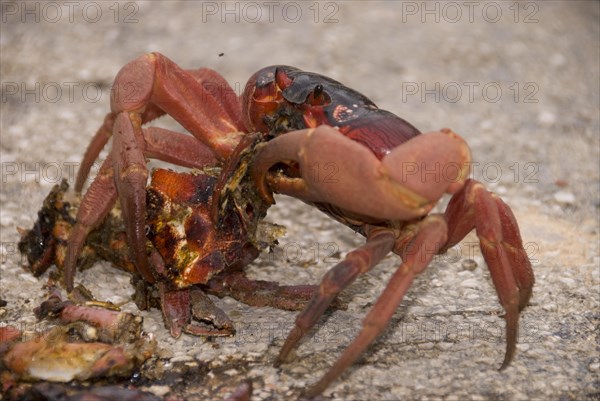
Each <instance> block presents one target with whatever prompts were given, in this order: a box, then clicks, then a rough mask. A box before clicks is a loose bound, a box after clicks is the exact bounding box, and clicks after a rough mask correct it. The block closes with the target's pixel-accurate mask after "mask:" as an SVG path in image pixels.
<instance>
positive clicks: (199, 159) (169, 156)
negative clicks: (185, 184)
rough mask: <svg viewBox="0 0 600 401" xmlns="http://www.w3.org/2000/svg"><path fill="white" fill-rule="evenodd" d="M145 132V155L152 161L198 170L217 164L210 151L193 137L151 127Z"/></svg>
mask: <svg viewBox="0 0 600 401" xmlns="http://www.w3.org/2000/svg"><path fill="white" fill-rule="evenodd" d="M143 132H144V141H145V150H144V154H145V155H146V156H147V157H148V158H150V159H158V160H162V161H164V162H167V163H173V164H177V165H179V166H183V167H191V168H198V169H201V168H203V167H205V166H210V165H215V164H216V163H217V159H216V158H215V155H214V154H213V153H212V152H211V151H210V149H209V148H207V147H206V146H204V145H203V144H201V143H199V142H198V140H197V139H196V138H194V137H193V136H191V135H187V134H182V133H180V132H173V131H169V130H166V129H164V128H158V127H149V128H146V129H144V130H143Z"/></svg>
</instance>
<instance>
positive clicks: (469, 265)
mask: <svg viewBox="0 0 600 401" xmlns="http://www.w3.org/2000/svg"><path fill="white" fill-rule="evenodd" d="M461 267H462V268H463V269H464V270H469V271H473V270H475V269H477V262H475V261H474V260H473V259H465V260H463V261H462V263H461Z"/></svg>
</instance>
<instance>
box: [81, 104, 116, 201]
mask: <svg viewBox="0 0 600 401" xmlns="http://www.w3.org/2000/svg"><path fill="white" fill-rule="evenodd" d="M114 123H115V115H114V114H113V113H108V114H107V115H106V117H105V118H104V122H103V123H102V125H101V126H100V128H98V131H96V134H94V137H93V138H92V141H91V142H90V144H89V145H88V147H87V149H86V150H85V154H84V155H83V159H82V160H81V166H79V170H78V171H77V178H76V180H75V191H76V192H81V190H82V189H83V184H84V183H85V180H86V179H87V177H88V175H89V174H90V170H91V168H92V165H93V164H94V160H96V159H97V158H98V155H100V152H101V151H102V149H103V148H104V146H106V143H107V142H108V140H109V139H110V137H111V136H112V128H113V124H114Z"/></svg>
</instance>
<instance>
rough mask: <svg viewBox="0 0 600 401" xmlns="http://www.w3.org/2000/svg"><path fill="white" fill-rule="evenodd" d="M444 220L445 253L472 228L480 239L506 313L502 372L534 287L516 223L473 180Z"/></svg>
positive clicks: (499, 202)
mask: <svg viewBox="0 0 600 401" xmlns="http://www.w3.org/2000/svg"><path fill="white" fill-rule="evenodd" d="M444 217H445V219H446V221H447V224H448V238H449V240H448V243H447V244H446V246H445V247H444V250H445V249H448V248H449V247H451V246H453V245H454V244H456V243H458V242H459V241H460V240H461V239H462V238H464V236H465V235H466V234H468V233H469V232H470V231H471V230H472V229H473V228H475V230H476V232H477V236H478V237H479V240H480V244H481V252H482V253H483V256H484V259H485V261H486V263H487V265H488V268H489V270H490V275H491V277H492V281H493V283H494V287H496V292H497V293H498V298H499V299H500V303H501V304H502V307H503V308H504V309H505V310H506V315H505V319H506V354H505V356H504V361H503V362H502V366H501V367H500V370H502V369H504V368H506V367H507V366H508V365H509V363H510V361H511V360H512V358H513V356H514V354H515V351H516V347H517V337H518V326H519V313H520V311H521V310H523V308H525V306H526V305H527V302H528V301H529V298H530V297H531V290H532V288H533V284H534V277H533V270H532V269H531V263H530V262H529V258H528V257H527V253H526V252H525V249H524V248H523V241H522V240H521V235H520V234H519V226H518V224H517V220H516V219H515V216H514V215H513V213H512V211H511V210H510V208H509V207H508V205H506V203H504V202H503V201H502V199H500V198H499V197H498V196H496V195H495V194H493V193H491V192H489V191H488V190H487V189H485V187H484V186H483V185H482V184H481V183H479V182H477V181H474V180H469V181H467V183H466V185H465V186H464V188H463V189H462V191H461V192H459V193H457V194H456V196H455V197H453V198H452V200H451V201H450V203H449V204H448V207H447V209H446V212H445V214H444Z"/></svg>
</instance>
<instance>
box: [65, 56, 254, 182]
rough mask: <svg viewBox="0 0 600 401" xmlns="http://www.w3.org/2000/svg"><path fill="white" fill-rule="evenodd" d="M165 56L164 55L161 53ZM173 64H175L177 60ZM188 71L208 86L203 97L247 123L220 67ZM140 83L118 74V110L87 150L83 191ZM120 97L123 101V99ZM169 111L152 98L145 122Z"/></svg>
mask: <svg viewBox="0 0 600 401" xmlns="http://www.w3.org/2000/svg"><path fill="white" fill-rule="evenodd" d="M157 54H158V53H154V55H157ZM148 56H149V55H148ZM144 57H146V56H142V57H140V58H138V59H137V60H134V61H133V62H131V63H129V64H128V65H127V66H125V67H124V68H123V70H124V69H125V68H129V69H130V70H131V69H135V68H136V65H134V64H140V63H143V62H144V60H143V58H144ZM161 57H164V56H162V55H161ZM171 63H172V62H171ZM172 64H173V65H174V63H172ZM185 72H186V73H188V74H189V75H190V76H191V77H192V78H194V79H195V80H196V82H197V83H198V84H200V85H201V86H202V87H203V88H204V91H203V92H202V96H203V98H207V99H208V98H210V100H214V101H216V102H218V103H220V104H221V106H222V109H223V110H224V111H225V113H226V115H227V118H228V119H230V120H231V121H232V122H233V124H234V125H235V127H237V128H239V129H240V130H241V128H242V127H243V126H244V125H243V123H242V112H241V104H240V102H238V100H237V95H236V93H235V91H234V90H233V89H232V88H231V86H230V85H229V84H228V83H227V81H226V80H225V78H223V77H222V76H221V75H220V74H218V73H217V72H216V71H213V70H211V69H208V68H201V69H199V70H186V71H185ZM142 79H143V78H140V80H142ZM138 84H139V82H136V81H135V80H130V81H125V80H123V79H122V80H121V81H118V76H117V79H115V85H114V87H115V90H114V91H113V92H112V94H111V95H112V99H111V102H112V106H113V109H114V110H113V112H110V113H108V114H107V115H106V117H105V118H104V123H103V124H102V126H101V127H100V128H99V129H98V131H97V132H96V134H95V135H94V137H93V138H92V141H91V143H90V144H89V145H88V148H87V149H86V151H85V154H84V156H83V159H82V161H81V166H80V167H79V171H78V172H77V179H76V181H75V191H77V192H81V190H82V189H83V184H84V183H85V180H86V178H87V176H88V175H89V172H90V169H91V167H92V164H93V163H94V160H96V159H97V158H98V155H99V154H100V152H101V151H102V149H103V148H104V146H106V143H107V142H108V140H109V138H110V137H111V136H112V132H113V125H114V122H115V118H116V116H117V114H118V112H119V111H123V110H127V108H126V107H123V106H124V105H123V104H122V103H126V102H127V103H131V102H132V101H133V100H134V99H135V95H136V94H137V92H138V88H139V87H141V85H138ZM120 98H121V99H122V101H119V99H120ZM165 113H166V112H165V111H164V110H163V109H161V108H159V107H158V106H157V105H156V104H154V103H152V102H149V103H148V104H147V105H146V106H145V109H144V112H143V113H142V125H143V124H146V123H147V122H150V121H152V120H154V119H156V118H158V117H160V116H162V115H164V114H165ZM197 145H198V144H197V143H196V145H194V146H197Z"/></svg>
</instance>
